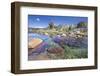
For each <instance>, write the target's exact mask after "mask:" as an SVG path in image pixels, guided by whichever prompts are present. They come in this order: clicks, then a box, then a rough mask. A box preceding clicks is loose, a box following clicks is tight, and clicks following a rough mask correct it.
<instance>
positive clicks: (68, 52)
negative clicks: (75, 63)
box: [64, 45, 88, 59]
mask: <svg viewBox="0 0 100 76" xmlns="http://www.w3.org/2000/svg"><path fill="white" fill-rule="evenodd" d="M64 49H65V52H64V58H65V59H76V58H87V54H88V53H87V49H86V48H76V47H69V46H67V45H64Z"/></svg>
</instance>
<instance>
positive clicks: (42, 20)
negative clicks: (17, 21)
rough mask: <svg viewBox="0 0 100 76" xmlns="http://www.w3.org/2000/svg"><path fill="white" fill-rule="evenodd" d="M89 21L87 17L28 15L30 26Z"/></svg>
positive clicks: (41, 26)
mask: <svg viewBox="0 0 100 76" xmlns="http://www.w3.org/2000/svg"><path fill="white" fill-rule="evenodd" d="M81 21H83V22H88V18H87V17H74V16H51V15H49V16H47V15H28V27H31V28H45V27H47V26H48V24H49V23H50V22H54V24H56V25H59V24H77V23H79V22H81Z"/></svg>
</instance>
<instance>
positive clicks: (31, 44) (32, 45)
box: [28, 38, 43, 48]
mask: <svg viewBox="0 0 100 76" xmlns="http://www.w3.org/2000/svg"><path fill="white" fill-rule="evenodd" d="M42 42H43V40H42V39H39V38H33V39H31V40H30V41H29V42H28V48H35V47H36V46H38V45H39V44H41V43H42Z"/></svg>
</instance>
